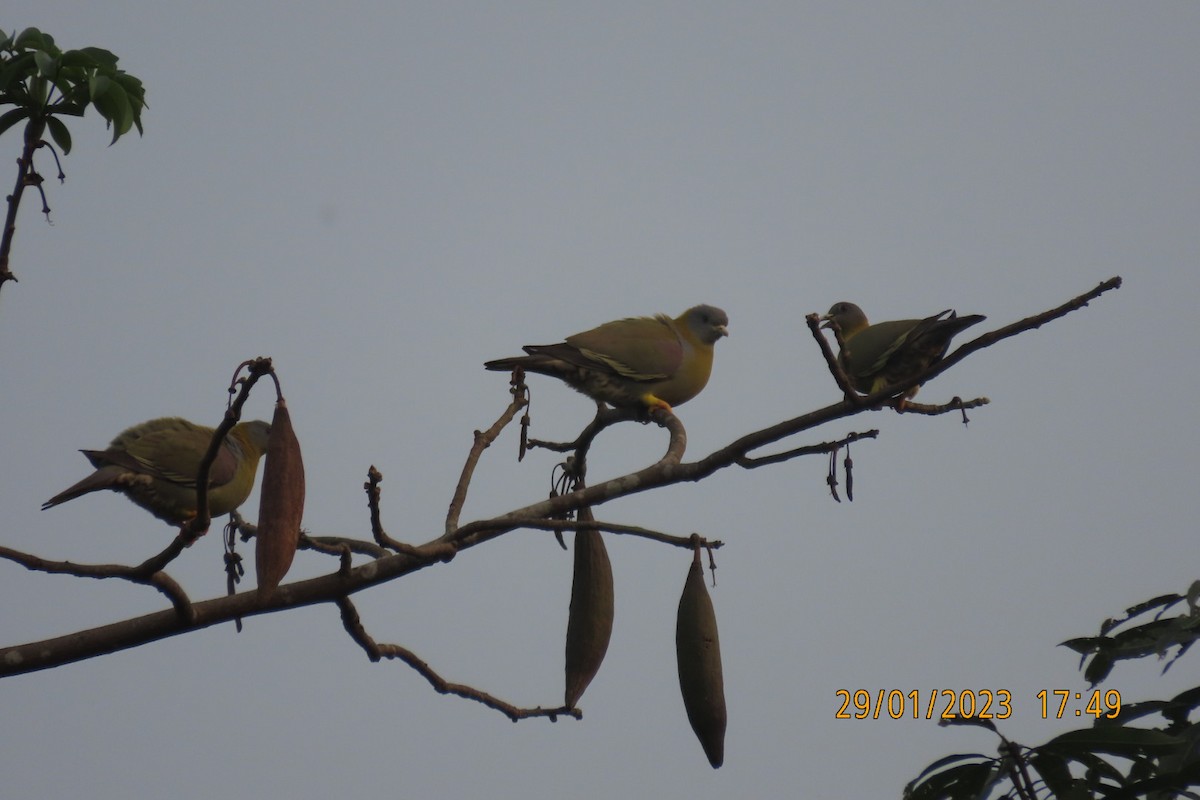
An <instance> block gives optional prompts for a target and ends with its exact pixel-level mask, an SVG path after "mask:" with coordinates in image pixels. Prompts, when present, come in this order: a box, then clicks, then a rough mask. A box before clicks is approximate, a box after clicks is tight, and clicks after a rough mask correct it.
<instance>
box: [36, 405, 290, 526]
mask: <svg viewBox="0 0 1200 800" xmlns="http://www.w3.org/2000/svg"><path fill="white" fill-rule="evenodd" d="M214 432H215V431H214V429H213V428H206V427H204V426H203V425H196V424H194V423H191V422H188V421H187V420H186V419H180V418H179V417H162V418H160V419H152V420H150V421H149V422H143V423H141V424H140V425H134V426H133V427H132V428H128V429H127V430H124V431H122V432H121V433H120V434H119V435H118V436H117V438H115V439H113V440H112V443H111V444H110V445H109V446H108V448H107V449H105V450H81V451H80V452H81V453H83V454H84V455H85V456H86V457H87V459H88V461H90V462H92V466H93V467H95V468H96V471H95V472H93V473H92V474H91V475H89V476H87V477H86V478H84V479H83V480H81V481H80V482H79V483H77V484H75V485H74V486H72V487H70V488H69V489H65V490H63V491H62V492H59V493H58V494H56V495H55V496H54V497H51V498H50V499H49V500H47V501H46V502H45V503H43V504H42V510H45V509H47V508H52V507H53V506H56V505H58V504H59V503H65V502H67V501H68V500H74V499H75V498H76V497H79V496H80V495H85V494H87V493H89V492H96V491H100V490H101V489H111V490H113V491H115V492H121V493H122V494H124V495H125V496H126V497H128V498H129V499H130V500H132V501H133V502H134V503H137V504H138V505H139V506H141V507H142V508H144V509H146V510H147V511H149V512H150V513H151V514H153V515H154V516H156V517H158V518H159V519H161V520H163V521H164V522H168V523H170V524H172V525H182V524H183V523H185V522H187V521H188V520H189V519H191V518H192V517H194V516H196V473H197V472H199V471H200V462H201V461H202V460H203V459H204V454H205V453H206V452H207V451H208V446H209V443H210V442H211V441H212V437H213V433H214ZM270 432H271V426H270V425H269V424H268V423H266V422H261V421H258V420H256V421H254V422H239V423H238V424H237V425H234V426H233V429H232V430H230V431H229V434H228V435H227V436H226V437H225V441H224V442H223V443H222V444H221V447H220V449H219V450H218V451H217V457H216V460H214V461H213V464H212V467H211V468H210V469H209V473H208V478H209V484H208V510H209V513H210V514H211V515H212V516H214V517H218V516H221V515H222V514H228V513H229V512H230V511H233V510H234V509H235V508H237V507H238V506H240V505H241V504H242V503H244V502H245V501H246V498H247V497H249V496H250V491H251V489H252V488H253V487H254V474H255V472H256V471H257V470H258V461H259V459H260V458H261V457H262V454H263V453H264V452H266V449H267V438H268V435H269V434H270Z"/></svg>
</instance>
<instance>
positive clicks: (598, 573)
mask: <svg viewBox="0 0 1200 800" xmlns="http://www.w3.org/2000/svg"><path fill="white" fill-rule="evenodd" d="M595 519H596V518H595V517H594V516H592V509H591V508H589V507H587V506H584V507H583V508H581V509H579V521H580V522H594V521H595ZM612 624H613V576H612V563H611V562H610V561H609V560H608V550H607V549H606V548H605V547H604V539H603V537H601V535H600V531H598V530H596V529H595V528H580V529H579V530H578V531H577V532H576V533H575V576H574V578H573V580H572V581H571V610H570V613H569V615H568V617H567V689H566V693H565V695H564V698H565V703H566V706H567V708H574V707H575V704H576V703H577V702H579V698H580V697H582V696H583V692H584V690H585V689H587V687H588V684H589V683H591V682H592V678H594V677H595V676H596V672H597V671H598V670H599V669H600V663H601V662H602V661H604V654H605V652H607V651H608V640H609V637H610V636H611V635H612Z"/></svg>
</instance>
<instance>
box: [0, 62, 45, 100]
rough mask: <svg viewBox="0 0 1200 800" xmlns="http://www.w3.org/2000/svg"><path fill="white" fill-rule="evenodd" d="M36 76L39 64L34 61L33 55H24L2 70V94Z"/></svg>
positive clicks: (0, 74)
mask: <svg viewBox="0 0 1200 800" xmlns="http://www.w3.org/2000/svg"><path fill="white" fill-rule="evenodd" d="M36 74H37V62H35V61H34V60H33V53H22V54H21V55H19V56H17V57H16V58H14V59H12V60H11V61H9V62H8V63H7V64H5V65H4V66H3V67H2V68H0V92H5V91H7V90H8V87H10V86H12V85H13V84H14V83H19V82H21V81H24V80H25V79H26V78H29V77H31V76H33V75H36Z"/></svg>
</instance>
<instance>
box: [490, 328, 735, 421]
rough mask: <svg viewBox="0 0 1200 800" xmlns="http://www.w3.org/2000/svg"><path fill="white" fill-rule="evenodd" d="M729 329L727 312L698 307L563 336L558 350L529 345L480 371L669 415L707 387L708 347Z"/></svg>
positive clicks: (709, 360) (709, 356)
mask: <svg viewBox="0 0 1200 800" xmlns="http://www.w3.org/2000/svg"><path fill="white" fill-rule="evenodd" d="M728 324H729V317H728V316H726V314H725V312H724V311H722V310H721V309H719V308H714V307H713V306H703V305H702V306H695V307H693V308H689V309H688V310H687V311H685V312H683V313H682V314H680V315H679V316H678V317H676V318H675V319H671V318H670V317H667V316H665V315H663V314H658V315H656V316H653V317H630V318H628V319H620V320H616V321H615V322H606V323H604V324H603V325H601V326H600V327H598V328H592V329H591V330H590V331H584V332H583V333H577V334H575V335H574V336H568V337H567V340H566V341H565V342H562V343H561V344H547V345H526V346H525V347H524V348H523V349H524V350H525V352H526V353H528V354H529V355H526V356H516V357H514V358H501V359H498V360H496V361H489V362H487V363H486V364H484V365H483V366H484V367H485V368H487V369H490V370H499V371H508V370H511V369H513V368H514V367H521V368H523V369H525V370H527V371H528V372H539V373H541V374H543V375H550V376H552V377H555V378H558V379H559V380H562V381H564V382H566V383H567V384H568V385H569V386H571V387H572V388H574V389H577V390H578V391H580V392H582V393H584V394H586V395H587V396H588V397H590V398H592V399H593V400H596V401H600V402H605V403H610V404H611V405H614V406H617V407H619V408H647V409H654V408H662V409H665V410H667V411H670V410H671V406H677V405H680V404H682V403H686V402H687V401H688V400H691V399H692V398H693V397H695V396H696V395H698V394H699V393H700V390H701V389H703V388H704V385H705V384H707V383H708V376H709V373H710V372H711V371H712V360H713V344H714V343H715V342H716V341H717V340H718V339H720V338H721V337H722V336H727V335H729V331H727V330H726V326H727V325H728Z"/></svg>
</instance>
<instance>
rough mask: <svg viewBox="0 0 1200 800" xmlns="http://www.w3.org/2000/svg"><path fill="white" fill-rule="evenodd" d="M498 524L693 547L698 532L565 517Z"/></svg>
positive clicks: (716, 543)
mask: <svg viewBox="0 0 1200 800" xmlns="http://www.w3.org/2000/svg"><path fill="white" fill-rule="evenodd" d="M495 523H496V525H497V526H503V527H505V528H509V529H520V528H532V529H534V530H540V531H553V530H569V531H578V530H600V531H604V532H605V533H615V534H619V535H622V536H637V537H640V538H642V539H650V540H651V541H654V542H661V543H663V544H669V545H674V546H675V547H687V548H690V547H692V537H695V536H698V534H694V533H693V534H689V535H687V536H673V535H671V534H669V533H662V532H661V531H655V530H651V529H650V528H642V527H638V526H637V525H621V524H618V523H615V522H600V521H595V522H578V521H575V520H563V519H512V518H511V517H503V518H498V519H496V520H495ZM700 544H701V546H703V547H711V548H713V549H716V548H720V547H724V546H725V543H724V542H722V541H721V540H719V539H705V538H704V537H700Z"/></svg>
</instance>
